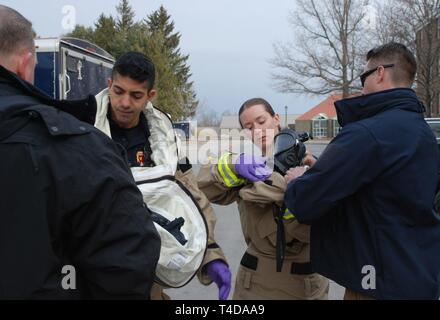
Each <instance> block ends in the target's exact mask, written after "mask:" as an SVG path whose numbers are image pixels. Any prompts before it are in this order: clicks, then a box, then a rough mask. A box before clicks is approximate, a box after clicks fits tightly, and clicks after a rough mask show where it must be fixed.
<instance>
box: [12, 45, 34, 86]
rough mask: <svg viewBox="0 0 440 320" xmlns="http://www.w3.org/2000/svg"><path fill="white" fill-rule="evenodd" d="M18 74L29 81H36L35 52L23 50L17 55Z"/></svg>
mask: <svg viewBox="0 0 440 320" xmlns="http://www.w3.org/2000/svg"><path fill="white" fill-rule="evenodd" d="M16 61H17V62H16V63H17V64H16V71H17V75H18V76H19V77H20V78H22V79H23V80H26V81H27V82H30V83H33V82H34V70H35V63H34V54H33V53H32V52H30V51H28V50H25V51H23V52H22V53H21V54H19V55H18V56H17V60H16Z"/></svg>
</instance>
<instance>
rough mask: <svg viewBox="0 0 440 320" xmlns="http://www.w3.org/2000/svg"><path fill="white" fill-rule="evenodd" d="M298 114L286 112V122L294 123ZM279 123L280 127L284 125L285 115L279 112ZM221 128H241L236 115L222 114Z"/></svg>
mask: <svg viewBox="0 0 440 320" xmlns="http://www.w3.org/2000/svg"><path fill="white" fill-rule="evenodd" d="M299 116H300V115H299V114H288V115H287V124H288V125H289V124H295V121H296V119H297V118H298V117H299ZM280 124H281V126H282V127H284V126H286V115H281V114H280ZM220 128H221V129H241V126H240V123H239V121H238V116H237V115H234V116H223V118H222V122H221V124H220Z"/></svg>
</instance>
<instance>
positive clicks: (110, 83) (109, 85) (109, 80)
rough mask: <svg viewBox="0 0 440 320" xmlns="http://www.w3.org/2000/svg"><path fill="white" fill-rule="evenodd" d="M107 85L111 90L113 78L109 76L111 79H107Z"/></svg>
mask: <svg viewBox="0 0 440 320" xmlns="http://www.w3.org/2000/svg"><path fill="white" fill-rule="evenodd" d="M107 85H108V88H109V90H110V88H111V87H112V85H113V80H112V79H111V78H109V79H108V80H107Z"/></svg>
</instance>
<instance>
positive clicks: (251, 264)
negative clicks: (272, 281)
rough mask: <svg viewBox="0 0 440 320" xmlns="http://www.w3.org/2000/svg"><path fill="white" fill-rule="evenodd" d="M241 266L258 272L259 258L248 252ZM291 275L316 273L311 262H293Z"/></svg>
mask: <svg viewBox="0 0 440 320" xmlns="http://www.w3.org/2000/svg"><path fill="white" fill-rule="evenodd" d="M274 262H275V260H274ZM240 264H241V265H242V266H243V267H246V268H248V269H252V270H257V267H258V257H255V256H253V255H251V254H249V253H247V252H246V253H245V254H244V255H243V258H242V259H241V262H240ZM274 268H275V264H274ZM274 270H275V269H274ZM290 273H291V274H299V275H309V274H312V273H315V272H314V271H313V269H312V264H311V263H310V262H306V263H294V262H292V266H291V268H290Z"/></svg>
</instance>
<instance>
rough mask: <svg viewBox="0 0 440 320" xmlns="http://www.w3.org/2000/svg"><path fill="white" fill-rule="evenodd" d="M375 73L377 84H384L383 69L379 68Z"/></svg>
mask: <svg viewBox="0 0 440 320" xmlns="http://www.w3.org/2000/svg"><path fill="white" fill-rule="evenodd" d="M376 73H377V82H378V83H382V82H384V81H385V68H384V67H379V69H377V71H376Z"/></svg>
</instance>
